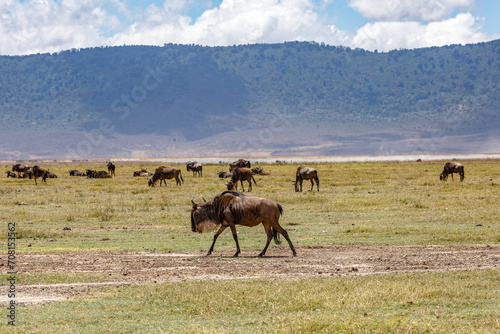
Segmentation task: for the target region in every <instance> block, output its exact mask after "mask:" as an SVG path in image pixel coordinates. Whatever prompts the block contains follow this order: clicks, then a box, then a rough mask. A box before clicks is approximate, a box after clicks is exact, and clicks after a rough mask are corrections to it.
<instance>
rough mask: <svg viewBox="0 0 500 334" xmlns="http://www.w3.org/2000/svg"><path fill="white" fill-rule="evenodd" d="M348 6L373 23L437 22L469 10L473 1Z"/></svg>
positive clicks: (390, 0) (361, 1) (358, 0)
mask: <svg viewBox="0 0 500 334" xmlns="http://www.w3.org/2000/svg"><path fill="white" fill-rule="evenodd" d="M349 6H351V7H352V8H354V9H356V10H357V11H358V12H360V13H361V14H362V15H363V16H365V17H366V18H369V19H370V20H374V21H390V22H396V21H423V22H428V21H437V20H442V19H444V18H446V17H448V16H449V15H450V14H451V13H453V11H455V10H471V9H472V8H473V7H474V0H418V1H415V0H350V1H349Z"/></svg>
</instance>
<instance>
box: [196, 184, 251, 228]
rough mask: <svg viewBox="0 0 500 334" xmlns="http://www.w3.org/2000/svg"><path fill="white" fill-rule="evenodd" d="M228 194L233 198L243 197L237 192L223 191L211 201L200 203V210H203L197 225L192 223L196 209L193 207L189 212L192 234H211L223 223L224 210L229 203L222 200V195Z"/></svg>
mask: <svg viewBox="0 0 500 334" xmlns="http://www.w3.org/2000/svg"><path fill="white" fill-rule="evenodd" d="M228 193H229V194H231V195H234V196H241V197H242V196H245V195H243V194H242V193H239V192H237V191H225V192H223V193H222V194H220V195H218V196H216V197H215V198H214V199H213V200H211V201H208V202H205V203H202V204H201V205H202V206H201V209H202V210H203V217H202V218H201V219H199V222H198V223H196V222H195V221H194V212H195V211H196V210H197V208H194V207H193V209H192V210H191V230H192V231H193V232H198V233H204V232H211V231H214V230H215V229H217V227H218V226H219V225H220V224H222V222H223V221H224V210H225V209H226V207H227V206H228V204H229V202H227V201H224V200H223V195H224V194H228Z"/></svg>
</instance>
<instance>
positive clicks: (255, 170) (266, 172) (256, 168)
mask: <svg viewBox="0 0 500 334" xmlns="http://www.w3.org/2000/svg"><path fill="white" fill-rule="evenodd" d="M252 172H253V173H254V174H259V175H271V172H269V171H267V170H263V169H262V168H260V167H255V168H252Z"/></svg>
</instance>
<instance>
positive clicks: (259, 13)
mask: <svg viewBox="0 0 500 334" xmlns="http://www.w3.org/2000/svg"><path fill="white" fill-rule="evenodd" d="M313 7H314V6H313V4H312V2H311V1H310V0H281V1H278V0H253V1H251V2H250V1H243V0H224V1H223V2H222V3H221V5H220V6H219V7H218V8H214V9H210V10H207V11H205V12H204V13H203V14H202V15H201V16H200V17H199V18H198V19H197V20H196V21H195V22H191V19H190V18H189V17H187V16H182V15H180V14H177V15H172V14H173V13H172V11H169V10H167V9H166V8H165V7H163V8H158V7H156V6H153V7H151V9H150V10H149V14H148V16H147V17H146V18H145V19H144V20H143V21H142V22H138V23H136V24H134V25H133V26H131V27H130V28H129V29H127V30H125V31H124V32H122V33H119V34H117V35H116V36H115V38H114V40H113V42H112V43H113V44H114V45H120V44H125V43H132V44H138V43H146V44H148V43H149V44H162V43H168V42H172V43H186V44H191V43H195V44H202V45H232V44H246V43H273V42H275V43H276V42H283V41H290V40H307V41H312V40H320V41H324V42H328V43H332V44H338V43H339V41H341V40H342V38H343V34H342V32H340V31H338V30H336V29H333V31H334V32H335V33H332V29H331V27H330V26H329V25H328V24H327V23H326V22H324V21H323V20H322V18H321V17H320V16H319V15H318V14H317V13H316V12H315V11H314V10H313Z"/></svg>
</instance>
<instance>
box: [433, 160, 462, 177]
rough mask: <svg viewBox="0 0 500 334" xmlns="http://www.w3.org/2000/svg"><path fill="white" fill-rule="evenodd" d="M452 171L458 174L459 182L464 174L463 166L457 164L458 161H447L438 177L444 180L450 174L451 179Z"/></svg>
mask: <svg viewBox="0 0 500 334" xmlns="http://www.w3.org/2000/svg"><path fill="white" fill-rule="evenodd" d="M453 173H457V174H458V175H460V182H462V181H463V180H464V178H465V174H464V166H463V165H462V164H459V163H458V162H451V161H449V162H447V163H445V164H444V168H443V171H442V172H441V174H439V179H440V180H442V181H446V180H447V179H448V175H450V174H451V180H452V181H453Z"/></svg>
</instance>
